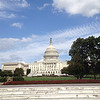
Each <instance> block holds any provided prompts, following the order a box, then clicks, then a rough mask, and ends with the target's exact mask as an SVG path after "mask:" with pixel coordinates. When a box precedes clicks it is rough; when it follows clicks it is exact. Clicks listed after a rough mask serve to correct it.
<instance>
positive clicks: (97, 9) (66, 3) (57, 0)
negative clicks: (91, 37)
mask: <svg viewBox="0 0 100 100" xmlns="http://www.w3.org/2000/svg"><path fill="white" fill-rule="evenodd" d="M52 5H53V7H55V9H57V10H58V11H60V12H62V11H65V12H66V13H69V14H71V15H75V14H81V15H83V16H87V17H92V16H94V15H96V14H100V0H53V4H52Z"/></svg>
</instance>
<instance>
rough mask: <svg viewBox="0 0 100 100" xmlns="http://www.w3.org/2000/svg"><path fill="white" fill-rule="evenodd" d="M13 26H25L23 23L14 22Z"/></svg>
mask: <svg viewBox="0 0 100 100" xmlns="http://www.w3.org/2000/svg"><path fill="white" fill-rule="evenodd" d="M11 26H13V27H17V28H20V29H21V28H22V26H23V24H22V23H18V22H17V23H13V24H12V25H11Z"/></svg>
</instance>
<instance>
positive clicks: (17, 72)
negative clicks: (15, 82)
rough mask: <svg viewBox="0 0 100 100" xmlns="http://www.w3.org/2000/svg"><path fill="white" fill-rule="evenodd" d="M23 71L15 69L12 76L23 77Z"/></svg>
mask: <svg viewBox="0 0 100 100" xmlns="http://www.w3.org/2000/svg"><path fill="white" fill-rule="evenodd" d="M23 75H24V70H23V69H22V68H16V69H15V71H14V76H23Z"/></svg>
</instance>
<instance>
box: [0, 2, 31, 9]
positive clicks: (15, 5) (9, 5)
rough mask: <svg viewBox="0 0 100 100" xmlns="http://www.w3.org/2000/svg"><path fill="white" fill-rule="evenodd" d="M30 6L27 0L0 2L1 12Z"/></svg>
mask: <svg viewBox="0 0 100 100" xmlns="http://www.w3.org/2000/svg"><path fill="white" fill-rule="evenodd" d="M29 6H30V4H28V2H27V1H26V0H0V10H15V9H17V8H25V7H29Z"/></svg>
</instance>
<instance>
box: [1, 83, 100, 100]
mask: <svg viewBox="0 0 100 100" xmlns="http://www.w3.org/2000/svg"><path fill="white" fill-rule="evenodd" d="M0 100H100V86H49V84H48V86H45V85H44V86H42V87H41V86H39V87H38V86H37V85H36V87H32V86H31V87H30V86H26V87H21V86H16V87H12V86H10V87H5V88H4V87H2V88H0Z"/></svg>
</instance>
